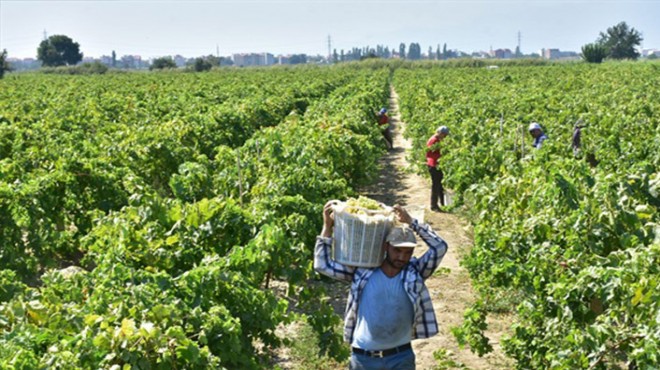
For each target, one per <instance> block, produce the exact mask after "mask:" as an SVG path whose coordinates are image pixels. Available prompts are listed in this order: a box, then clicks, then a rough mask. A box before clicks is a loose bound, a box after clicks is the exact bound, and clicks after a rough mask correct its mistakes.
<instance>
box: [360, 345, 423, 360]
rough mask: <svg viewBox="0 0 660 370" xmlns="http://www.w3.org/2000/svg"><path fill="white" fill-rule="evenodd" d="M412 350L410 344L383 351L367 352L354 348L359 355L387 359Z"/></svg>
mask: <svg viewBox="0 0 660 370" xmlns="http://www.w3.org/2000/svg"><path fill="white" fill-rule="evenodd" d="M411 348H412V346H411V345H410V343H406V344H403V345H400V346H398V347H395V348H390V349H384V350H382V351H367V350H366V349H362V348H356V347H353V353H357V354H358V355H365V356H369V357H387V356H390V355H393V354H396V353H399V352H403V351H407V350H409V349H411Z"/></svg>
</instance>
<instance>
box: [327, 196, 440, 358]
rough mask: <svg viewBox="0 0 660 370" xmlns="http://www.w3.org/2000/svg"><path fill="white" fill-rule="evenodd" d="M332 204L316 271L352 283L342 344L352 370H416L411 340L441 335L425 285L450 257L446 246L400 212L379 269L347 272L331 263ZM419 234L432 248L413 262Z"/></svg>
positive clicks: (427, 228) (346, 268)
mask: <svg viewBox="0 0 660 370" xmlns="http://www.w3.org/2000/svg"><path fill="white" fill-rule="evenodd" d="M333 204H334V203H333V201H330V202H328V203H326V204H325V207H324V208H323V230H322V231H321V235H320V236H318V237H317V239H316V247H315V250H314V269H315V270H316V271H318V272H319V273H322V274H324V275H327V276H329V277H331V278H333V279H336V280H340V281H345V282H350V283H351V288H350V291H349V295H348V302H347V306H346V316H345V317H344V340H345V341H346V342H348V343H350V345H351V347H352V354H351V359H350V365H349V369H351V370H355V369H403V370H407V369H415V353H414V352H413V350H412V347H411V344H410V342H411V340H413V339H418V338H428V337H431V336H433V335H435V334H437V333H438V323H437V319H436V317H435V313H434V311H433V304H432V302H431V296H430V294H429V291H428V289H427V288H426V285H425V283H424V281H425V280H426V279H427V278H429V277H430V276H431V275H432V274H433V272H434V271H435V269H436V268H437V267H438V265H439V264H440V261H441V260H442V258H443V257H444V255H445V253H446V252H447V243H445V241H444V240H443V239H442V238H441V237H440V236H438V235H437V234H436V233H435V232H434V231H433V230H432V229H431V227H430V226H429V225H427V224H420V223H419V221H418V220H416V219H413V218H412V217H411V216H410V214H408V212H407V211H406V210H405V209H404V208H402V207H401V206H398V205H395V206H394V212H395V215H396V218H397V221H398V222H400V223H401V224H400V225H397V226H395V227H393V228H392V229H391V230H390V232H389V233H388V234H387V237H386V238H385V241H384V243H383V248H384V249H385V259H384V260H383V262H382V264H381V265H380V266H378V267H375V268H364V267H353V266H347V265H344V264H342V263H339V262H337V261H334V260H332V259H331V251H332V236H333V228H334V213H333V211H332V205H333ZM415 234H417V235H418V236H419V237H420V238H421V239H422V240H423V241H424V243H426V245H427V246H428V250H427V251H426V252H425V253H424V255H422V256H421V257H419V258H417V257H413V256H412V255H413V251H414V248H415V247H416V246H417V239H416V238H415Z"/></svg>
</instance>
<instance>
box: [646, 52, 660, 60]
mask: <svg viewBox="0 0 660 370" xmlns="http://www.w3.org/2000/svg"><path fill="white" fill-rule="evenodd" d="M646 59H648V60H656V59H658V55H657V54H655V53H651V54H649V56H647V57H646Z"/></svg>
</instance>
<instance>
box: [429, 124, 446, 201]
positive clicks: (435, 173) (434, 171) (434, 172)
mask: <svg viewBox="0 0 660 370" xmlns="http://www.w3.org/2000/svg"><path fill="white" fill-rule="evenodd" d="M447 135H449V128H447V126H440V127H438V129H437V130H435V134H433V136H431V137H430V138H429V140H428V141H427V142H426V147H427V148H428V150H427V151H426V165H427V166H428V168H429V173H430V174H431V210H432V211H436V212H440V207H439V206H438V200H440V205H441V206H443V207H444V206H445V191H444V188H443V187H442V179H443V177H444V175H443V173H442V170H441V169H440V168H438V160H439V159H440V157H441V156H442V154H440V142H441V141H442V140H443V139H444V138H445V137H447Z"/></svg>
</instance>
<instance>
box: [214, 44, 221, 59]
mask: <svg viewBox="0 0 660 370" xmlns="http://www.w3.org/2000/svg"><path fill="white" fill-rule="evenodd" d="M215 56H216V57H217V58H218V59H220V46H218V44H215Z"/></svg>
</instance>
